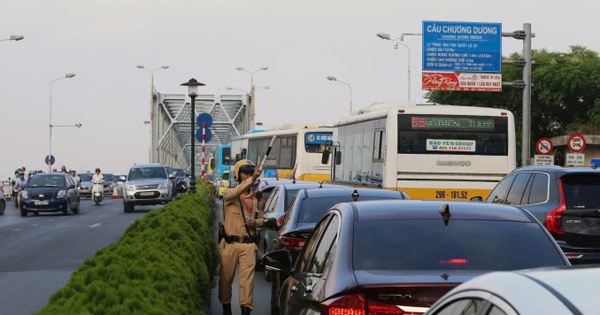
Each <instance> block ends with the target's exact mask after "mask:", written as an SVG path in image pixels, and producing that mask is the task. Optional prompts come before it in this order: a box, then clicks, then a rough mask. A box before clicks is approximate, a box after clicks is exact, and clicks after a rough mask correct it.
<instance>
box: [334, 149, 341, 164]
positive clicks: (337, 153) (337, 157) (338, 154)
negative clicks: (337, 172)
mask: <svg viewBox="0 0 600 315" xmlns="http://www.w3.org/2000/svg"><path fill="white" fill-rule="evenodd" d="M340 164H342V151H339V150H336V151H335V165H340Z"/></svg>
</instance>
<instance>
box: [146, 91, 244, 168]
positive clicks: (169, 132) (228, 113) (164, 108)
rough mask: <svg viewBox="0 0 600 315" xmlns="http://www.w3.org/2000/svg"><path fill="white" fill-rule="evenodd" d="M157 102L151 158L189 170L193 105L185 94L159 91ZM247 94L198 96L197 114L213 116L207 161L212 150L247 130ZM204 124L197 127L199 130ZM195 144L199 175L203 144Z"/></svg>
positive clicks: (195, 114) (206, 146) (206, 148)
mask: <svg viewBox="0 0 600 315" xmlns="http://www.w3.org/2000/svg"><path fill="white" fill-rule="evenodd" d="M155 100H156V102H155V103H154V115H153V117H154V119H153V121H152V142H151V143H152V144H151V150H152V153H151V157H152V158H151V160H152V162H153V163H162V164H167V165H171V166H173V167H179V168H183V169H187V170H189V169H190V160H191V159H190V157H191V156H190V154H191V152H190V151H191V150H190V147H191V130H190V129H191V117H190V115H191V104H190V99H189V98H188V97H187V96H186V95H185V94H160V93H158V94H157V97H156V98H155ZM248 103H249V97H248V95H238V94H226V95H198V96H197V97H196V104H195V107H196V113H194V121H195V117H197V116H198V115H199V114H201V113H208V114H210V115H211V116H212V118H213V122H212V125H211V126H210V127H209V129H210V131H211V133H212V137H211V139H210V141H208V142H206V143H205V163H208V158H209V157H210V156H211V154H212V152H213V151H214V150H215V149H216V148H217V147H218V146H219V145H221V144H225V143H228V142H230V141H231V138H233V137H235V136H239V135H242V134H244V133H246V132H247V129H248V127H247V120H248V119H247V117H248ZM198 128H202V126H196V129H198ZM195 146H196V150H195V151H196V154H197V158H196V169H195V170H196V171H197V172H195V173H196V174H200V172H199V170H200V169H201V168H200V167H201V163H202V160H201V154H202V149H201V148H202V143H201V142H199V141H197V140H196V142H195Z"/></svg>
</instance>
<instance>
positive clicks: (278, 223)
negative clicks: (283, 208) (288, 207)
mask: <svg viewBox="0 0 600 315" xmlns="http://www.w3.org/2000/svg"><path fill="white" fill-rule="evenodd" d="M283 219H285V215H282V216H280V217H279V219H277V226H278V227H280V226H281V225H282V224H283Z"/></svg>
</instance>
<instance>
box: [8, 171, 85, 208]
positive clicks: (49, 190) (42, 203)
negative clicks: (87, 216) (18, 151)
mask: <svg viewBox="0 0 600 315" xmlns="http://www.w3.org/2000/svg"><path fill="white" fill-rule="evenodd" d="M79 203H80V200H79V190H78V189H77V187H76V186H75V182H74V181H73V178H72V177H71V176H70V175H69V174H64V173H50V174H38V175H36V176H33V177H32V178H30V179H29V181H28V182H27V187H26V188H25V189H24V190H23V191H21V199H20V203H19V204H20V208H21V216H24V217H25V216H27V214H28V213H29V212H33V213H35V214H38V213H39V212H62V213H63V214H64V215H68V214H69V210H71V211H73V213H75V214H77V213H79Z"/></svg>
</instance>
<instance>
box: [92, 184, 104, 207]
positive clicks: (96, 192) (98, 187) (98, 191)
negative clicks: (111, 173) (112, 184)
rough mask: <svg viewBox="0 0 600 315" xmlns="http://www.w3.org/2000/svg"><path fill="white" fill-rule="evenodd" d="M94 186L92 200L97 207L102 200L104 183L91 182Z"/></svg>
mask: <svg viewBox="0 0 600 315" xmlns="http://www.w3.org/2000/svg"><path fill="white" fill-rule="evenodd" d="M92 184H93V185H94V186H93V187H92V198H93V199H94V202H95V203H96V204H97V205H99V204H100V202H101V201H102V199H104V185H103V184H104V181H103V180H95V181H92Z"/></svg>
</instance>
